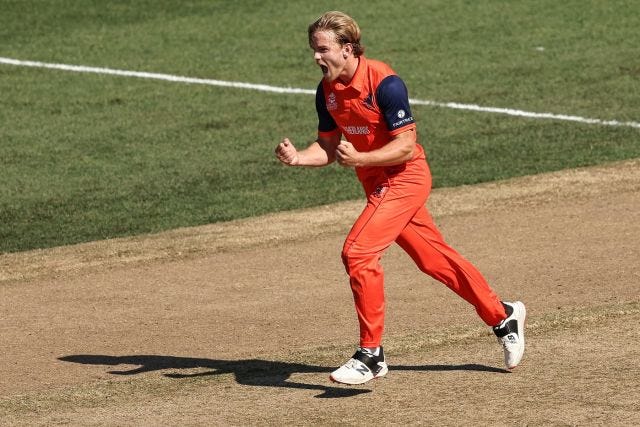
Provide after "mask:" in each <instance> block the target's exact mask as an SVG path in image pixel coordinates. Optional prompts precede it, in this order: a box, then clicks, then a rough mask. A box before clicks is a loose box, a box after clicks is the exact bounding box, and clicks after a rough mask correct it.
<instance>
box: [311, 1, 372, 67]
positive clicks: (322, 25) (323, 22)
mask: <svg viewBox="0 0 640 427" xmlns="http://www.w3.org/2000/svg"><path fill="white" fill-rule="evenodd" d="M318 31H331V32H332V33H333V34H335V36H336V41H337V42H338V43H339V44H340V45H342V46H344V45H345V44H347V43H349V44H351V46H352V47H353V55H354V56H355V57H358V56H360V55H362V54H363V53H364V46H362V45H361V44H360V27H359V26H358V23H357V22H356V21H355V20H354V19H353V18H352V17H350V16H349V15H347V14H346V13H343V12H338V11H335V10H334V11H330V12H325V13H323V14H322V15H321V16H320V17H319V18H318V19H316V21H315V22H314V23H313V24H311V25H309V45H310V46H311V45H312V38H313V35H314V34H315V33H316V32H318Z"/></svg>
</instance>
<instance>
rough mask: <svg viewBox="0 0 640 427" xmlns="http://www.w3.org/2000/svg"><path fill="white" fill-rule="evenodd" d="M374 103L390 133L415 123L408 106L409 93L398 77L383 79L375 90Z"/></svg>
mask: <svg viewBox="0 0 640 427" xmlns="http://www.w3.org/2000/svg"><path fill="white" fill-rule="evenodd" d="M376 101H377V103H378V107H379V108H380V111H381V112H382V115H383V116H384V119H385V122H386V123H387V127H388V128H389V130H390V131H394V130H396V129H400V128H401V127H403V126H406V125H408V124H411V123H415V120H414V119H413V115H412V114H411V107H410V106H409V92H408V91H407V87H406V86H405V84H404V82H403V81H402V79H401V78H400V77H398V76H396V75H391V76H388V77H385V78H384V79H383V80H382V81H381V82H380V84H379V85H378V88H377V89H376Z"/></svg>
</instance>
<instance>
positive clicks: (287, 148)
mask: <svg viewBox="0 0 640 427" xmlns="http://www.w3.org/2000/svg"><path fill="white" fill-rule="evenodd" d="M276 157H277V158H278V160H280V161H281V162H282V163H284V164H285V165H288V166H296V165H297V164H298V162H299V161H300V159H299V157H298V150H296V147H294V145H293V144H292V143H291V141H289V138H284V139H283V140H282V142H281V143H280V144H278V146H277V147H276Z"/></svg>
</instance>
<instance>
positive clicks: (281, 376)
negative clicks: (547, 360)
mask: <svg viewBox="0 0 640 427" xmlns="http://www.w3.org/2000/svg"><path fill="white" fill-rule="evenodd" d="M59 360H62V361H64V362H72V363H80V364H83V365H107V366H117V365H136V366H138V367H137V368H133V369H129V370H112V371H109V373H110V374H113V375H136V374H141V373H144V372H152V371H162V370H180V369H196V368H198V369H210V371H206V372H198V373H184V374H182V373H164V374H163V375H164V376H165V377H168V378H194V377H203V376H209V375H223V374H233V375H234V376H235V380H236V382H237V383H238V384H242V385H251V386H258V387H285V388H296V389H307V390H319V391H320V392H321V393H320V394H318V395H317V396H315V397H318V398H336V397H351V396H356V395H359V394H363V393H369V392H371V390H369V389H366V388H360V387H352V388H348V387H331V386H325V385H321V384H307V383H302V382H293V381H289V377H290V376H291V375H292V374H297V373H327V374H328V373H329V372H331V371H332V370H333V369H335V368H332V367H326V366H318V365H306V364H302V363H289V362H278V361H271V360H260V359H246V360H215V359H199V358H194V357H177V356H159V355H134V356H106V355H91V354H77V355H71V356H64V357H60V358H59ZM390 369H392V370H397V371H458V370H463V371H483V372H495V373H508V372H509V371H506V370H504V369H498V368H493V367H490V366H484V365H474V364H468V365H421V366H392V367H390ZM327 381H328V379H327Z"/></svg>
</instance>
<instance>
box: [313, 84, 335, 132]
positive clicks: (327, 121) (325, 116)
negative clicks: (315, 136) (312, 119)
mask: <svg viewBox="0 0 640 427" xmlns="http://www.w3.org/2000/svg"><path fill="white" fill-rule="evenodd" d="M316 111H317V112H318V133H319V134H326V133H333V132H335V131H336V130H337V129H338V125H336V122H335V120H333V117H331V114H329V110H327V103H326V101H325V98H324V89H323V87H322V82H320V84H319V85H318V89H317V90H316Z"/></svg>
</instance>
